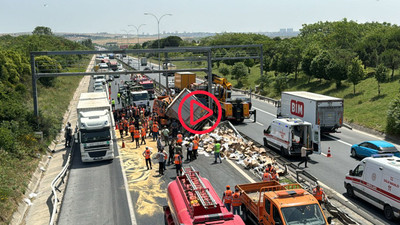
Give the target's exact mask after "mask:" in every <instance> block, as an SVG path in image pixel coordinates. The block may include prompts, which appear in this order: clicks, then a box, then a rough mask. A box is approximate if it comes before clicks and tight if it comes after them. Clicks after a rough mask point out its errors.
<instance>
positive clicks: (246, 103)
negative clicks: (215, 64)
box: [205, 74, 256, 122]
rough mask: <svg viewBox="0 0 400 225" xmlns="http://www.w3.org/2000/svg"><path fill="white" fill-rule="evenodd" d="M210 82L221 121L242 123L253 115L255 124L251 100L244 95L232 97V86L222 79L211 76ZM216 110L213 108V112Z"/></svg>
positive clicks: (254, 111)
mask: <svg viewBox="0 0 400 225" xmlns="http://www.w3.org/2000/svg"><path fill="white" fill-rule="evenodd" d="M205 78H206V79H207V78H208V77H207V76H206V77H205ZM212 81H213V84H214V85H213V90H214V95H215V97H216V98H217V99H218V100H219V102H220V104H221V108H222V120H234V121H236V122H243V121H244V119H249V118H250V116H251V115H254V122H255V120H256V110H251V98H248V97H247V96H245V95H240V96H233V95H232V84H231V83H230V82H229V81H228V80H227V79H226V78H224V77H220V76H218V75H216V74H213V75H212ZM216 110H217V108H216V107H214V111H216Z"/></svg>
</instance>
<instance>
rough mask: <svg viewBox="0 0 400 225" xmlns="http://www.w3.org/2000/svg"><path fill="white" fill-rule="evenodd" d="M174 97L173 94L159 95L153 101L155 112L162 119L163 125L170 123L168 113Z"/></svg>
mask: <svg viewBox="0 0 400 225" xmlns="http://www.w3.org/2000/svg"><path fill="white" fill-rule="evenodd" d="M171 102H172V98H171V96H168V95H166V96H158V97H157V98H156V99H154V103H153V112H155V113H156V114H157V116H158V118H159V119H160V124H161V125H167V124H168V117H167V115H166V111H167V107H168V106H169V104H171Z"/></svg>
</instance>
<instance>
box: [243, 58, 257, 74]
mask: <svg viewBox="0 0 400 225" xmlns="http://www.w3.org/2000/svg"><path fill="white" fill-rule="evenodd" d="M244 65H246V66H247V68H248V69H249V73H250V72H251V71H250V68H251V67H253V66H254V65H255V63H254V59H245V60H244Z"/></svg>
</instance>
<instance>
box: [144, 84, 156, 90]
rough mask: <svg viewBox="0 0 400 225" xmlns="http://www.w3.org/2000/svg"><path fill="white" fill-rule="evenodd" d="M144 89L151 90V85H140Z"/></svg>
mask: <svg viewBox="0 0 400 225" xmlns="http://www.w3.org/2000/svg"><path fill="white" fill-rule="evenodd" d="M142 86H143V88H144V89H153V84H142Z"/></svg>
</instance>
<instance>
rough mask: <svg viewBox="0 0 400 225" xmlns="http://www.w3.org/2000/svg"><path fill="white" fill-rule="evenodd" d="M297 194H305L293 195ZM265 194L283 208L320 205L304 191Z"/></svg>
mask: <svg viewBox="0 0 400 225" xmlns="http://www.w3.org/2000/svg"><path fill="white" fill-rule="evenodd" d="M295 192H303V194H293V193H295ZM264 194H265V195H266V196H268V198H269V199H271V200H272V201H273V202H275V203H276V205H278V206H280V207H281V208H285V207H291V206H300V205H310V204H318V201H317V200H316V199H315V197H314V196H313V195H312V194H310V193H308V192H307V191H306V190H304V189H292V190H281V191H269V192H265V193H264Z"/></svg>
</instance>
